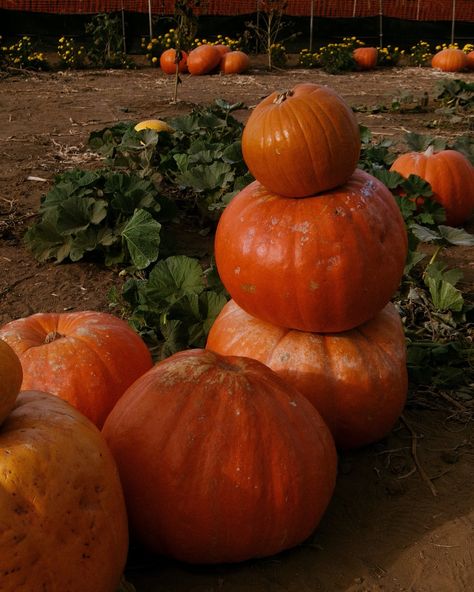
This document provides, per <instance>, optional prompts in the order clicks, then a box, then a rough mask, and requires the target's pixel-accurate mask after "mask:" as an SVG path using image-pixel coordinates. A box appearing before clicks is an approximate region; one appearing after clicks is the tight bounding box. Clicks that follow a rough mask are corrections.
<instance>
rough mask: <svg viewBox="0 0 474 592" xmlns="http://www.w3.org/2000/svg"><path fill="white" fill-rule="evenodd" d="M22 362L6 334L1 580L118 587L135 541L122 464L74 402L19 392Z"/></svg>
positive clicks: (7, 589)
mask: <svg viewBox="0 0 474 592" xmlns="http://www.w3.org/2000/svg"><path fill="white" fill-rule="evenodd" d="M21 382H22V367H21V364H20V360H19V359H18V357H17V356H16V354H15V353H14V351H13V349H12V348H10V346H9V345H8V344H7V343H6V342H4V341H1V340H0V524H1V529H0V557H1V559H0V565H1V573H0V580H1V583H0V588H1V590H2V591H3V592H22V591H23V592H39V591H40V590H68V591H69V592H82V591H83V590H91V591H92V590H93V591H94V592H115V591H116V590H117V588H118V585H119V581H120V578H121V574H122V572H123V569H124V566H125V561H126V557H127V550H128V526H127V515H126V509H125V503H124V497H123V492H122V486H121V483H120V480H119V475H118V472H117V467H116V465H115V462H114V460H113V457H112V455H111V454H110V451H109V449H108V447H107V445H106V443H105V440H104V438H103V436H102V435H101V433H100V432H99V430H98V429H97V428H96V427H95V426H94V425H93V424H92V423H91V422H90V421H89V420H88V419H87V418H85V417H84V416H83V415H82V414H81V413H79V412H78V411H77V410H76V409H74V408H73V407H72V406H71V405H69V403H67V402H66V401H63V400H61V399H60V398H59V397H56V396H53V395H51V394H49V393H45V392H40V391H35V390H33V391H23V392H21V393H20V394H18V393H19V390H20V385H21Z"/></svg>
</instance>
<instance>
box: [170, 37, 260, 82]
mask: <svg viewBox="0 0 474 592" xmlns="http://www.w3.org/2000/svg"><path fill="white" fill-rule="evenodd" d="M176 65H177V64H176V50H175V49H172V48H171V49H167V50H166V51H164V52H163V53H162V54H161V57H160V67H161V69H162V71H163V72H164V73H165V74H175V73H176ZM249 67H250V57H249V55H248V54H247V53H245V52H243V51H239V50H233V51H231V49H230V47H228V46H227V45H219V44H218V45H210V44H207V43H206V44H203V45H199V46H198V47H195V48H194V49H192V50H191V51H190V52H189V54H188V53H186V52H185V51H181V58H180V61H179V64H178V72H186V71H187V72H189V73H190V74H191V75H193V76H202V75H204V74H212V73H213V72H218V71H219V72H221V73H222V74H242V73H243V72H245V71H246V70H248V69H249Z"/></svg>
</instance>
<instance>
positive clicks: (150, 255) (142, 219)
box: [121, 210, 161, 269]
mask: <svg viewBox="0 0 474 592" xmlns="http://www.w3.org/2000/svg"><path fill="white" fill-rule="evenodd" d="M160 229H161V224H160V223H159V222H157V221H156V220H154V218H153V217H152V215H151V214H150V213H149V212H147V211H145V210H135V212H134V214H133V216H132V218H131V219H130V220H129V221H128V223H127V224H126V226H125V227H124V229H123V230H122V233H121V234H122V237H123V238H124V239H125V242H126V244H127V248H128V252H129V253H130V258H131V260H132V263H133V265H134V266H135V267H136V268H137V269H145V268H146V267H148V266H149V265H150V264H151V263H152V262H153V261H156V260H157V259H158V253H159V246H160Z"/></svg>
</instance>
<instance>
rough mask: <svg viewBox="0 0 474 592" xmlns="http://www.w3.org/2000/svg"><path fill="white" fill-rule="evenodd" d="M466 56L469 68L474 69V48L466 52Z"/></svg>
mask: <svg viewBox="0 0 474 592" xmlns="http://www.w3.org/2000/svg"><path fill="white" fill-rule="evenodd" d="M466 58H467V62H466V65H467V67H468V69H469V70H474V50H473V51H470V52H469V53H468V54H466Z"/></svg>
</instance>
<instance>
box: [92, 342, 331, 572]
mask: <svg viewBox="0 0 474 592" xmlns="http://www.w3.org/2000/svg"><path fill="white" fill-rule="evenodd" d="M103 434H104V436H105V438H106V440H107V442H108V444H109V447H110V449H111V451H112V454H113V455H114V457H115V459H116V461H117V464H118V467H119V473H120V477H121V480H122V484H123V487H124V492H125V500H126V503H127V509H128V515H129V520H130V528H131V532H133V533H134V535H135V536H136V537H137V538H138V540H140V541H141V542H142V543H143V544H144V545H145V546H146V547H147V548H149V549H150V550H152V551H153V552H155V553H159V554H164V555H168V556H171V557H174V558H177V559H179V560H182V561H187V562H191V563H222V562H236V561H243V560H245V559H249V558H252V557H261V556H266V555H273V554H275V553H278V552H279V551H281V550H283V549H287V548H289V547H292V546H293V545H296V544H298V543H300V542H302V541H303V540H304V539H306V538H307V537H308V536H309V535H310V534H311V533H312V532H313V530H314V529H315V527H316V526H317V524H318V523H319V520H320V518H321V516H322V514H323V513H324V511H325V509H326V507H327V505H328V502H329V500H330V498H331V496H332V492H333V489H334V484H335V478H336V452H335V447H334V441H333V438H332V436H331V433H330V432H329V429H328V427H327V426H326V424H325V423H324V421H323V420H322V419H321V416H320V415H319V413H318V412H317V411H316V409H315V408H314V407H313V406H312V405H311V404H310V403H309V401H307V400H306V399H305V398H304V397H303V395H301V394H300V393H299V392H298V391H297V390H296V389H294V388H293V387H292V386H290V385H287V384H286V383H285V382H284V381H283V380H282V379H281V378H280V377H279V376H278V375H277V374H275V373H274V372H273V371H272V370H270V369H269V368H268V367H266V366H265V365H264V364H262V363H260V362H258V361H256V360H251V359H249V358H240V357H233V356H229V357H227V356H219V355H218V354H215V353H213V352H210V351H206V350H190V351H183V352H180V353H178V354H175V355H173V356H171V357H170V358H168V359H166V360H164V361H162V362H160V363H158V364H157V365H155V366H154V368H153V369H152V370H150V371H149V372H147V373H146V374H145V375H144V376H142V377H141V378H140V379H138V380H137V381H136V382H135V384H133V385H132V386H131V387H130V389H128V391H127V392H126V393H125V394H124V396H123V397H122V398H121V399H120V401H119V402H118V403H117V405H116V406H115V408H114V409H113V411H112V412H111V414H110V415H109V417H108V418H107V421H106V422H105V425H104V428H103Z"/></svg>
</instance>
